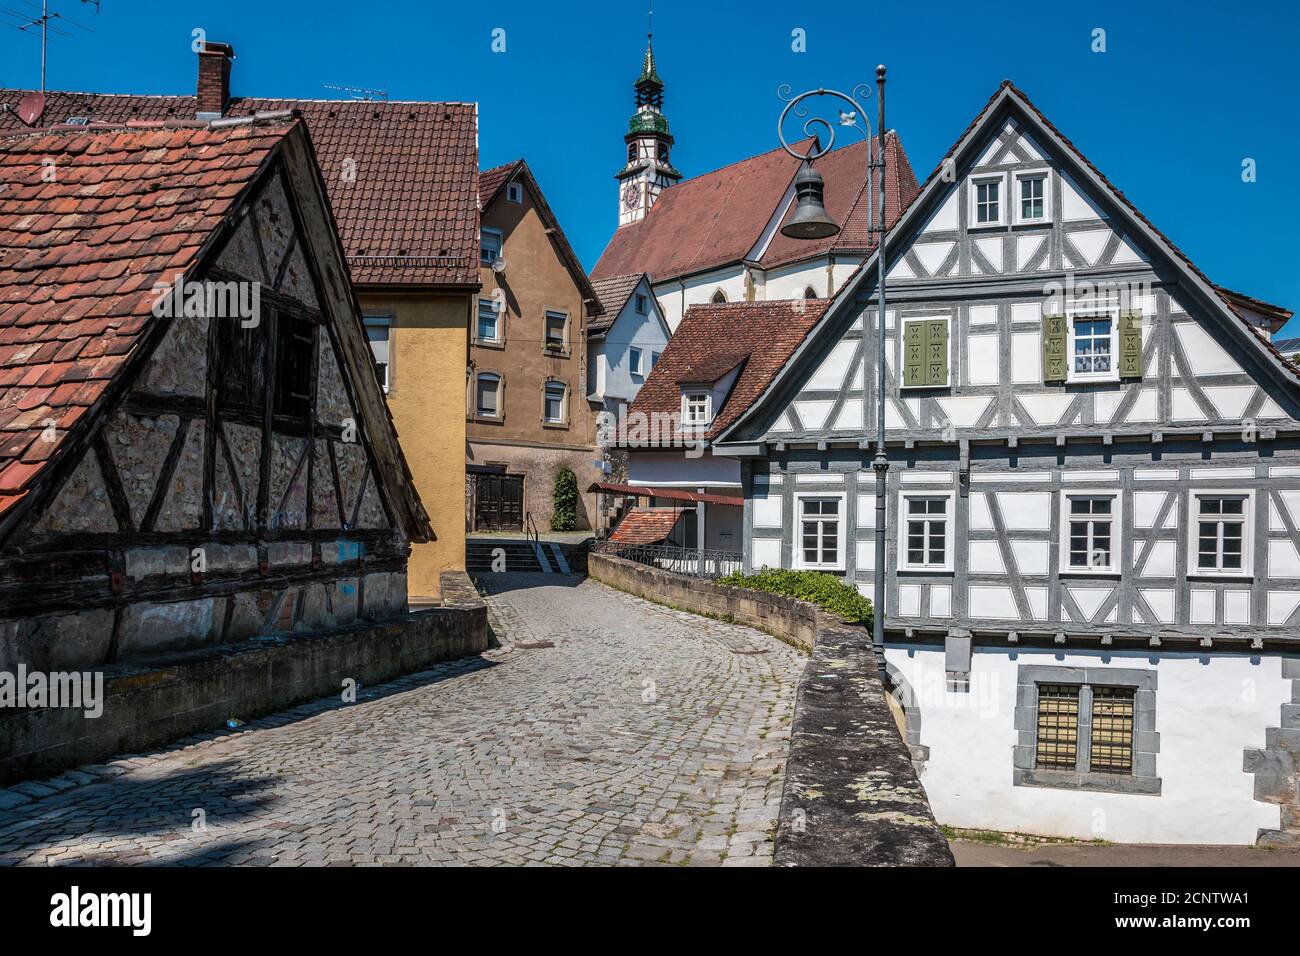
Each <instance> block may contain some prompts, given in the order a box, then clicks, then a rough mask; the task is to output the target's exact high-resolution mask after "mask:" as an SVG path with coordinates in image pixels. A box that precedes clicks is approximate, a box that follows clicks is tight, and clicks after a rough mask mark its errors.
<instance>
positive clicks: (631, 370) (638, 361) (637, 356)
mask: <svg viewBox="0 0 1300 956" xmlns="http://www.w3.org/2000/svg"><path fill="white" fill-rule="evenodd" d="M627 371H628V374H629V375H635V376H636V377H637V378H642V377H643V376H644V375H645V367H644V362H643V360H642V358H641V350H640V349H639V348H637V347H636V346H635V345H629V346H628V349H627Z"/></svg>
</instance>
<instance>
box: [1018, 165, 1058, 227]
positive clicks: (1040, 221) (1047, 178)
mask: <svg viewBox="0 0 1300 956" xmlns="http://www.w3.org/2000/svg"><path fill="white" fill-rule="evenodd" d="M1026 179H1041V180H1042V181H1043V215H1042V216H1040V217H1036V218H1032V219H1030V218H1026V217H1025V216H1024V215H1023V214H1022V210H1023V208H1024V207H1023V205H1022V201H1021V198H1020V184H1021V182H1023V181H1024V180H1026ZM1011 181H1012V183H1013V188H1012V192H1014V193H1015V199H1016V208H1015V209H1014V211H1013V213H1012V214H1013V216H1014V221H1015V224H1016V225H1017V226H1037V225H1044V224H1046V223H1050V222H1051V221H1052V170H1051V169H1050V168H1049V167H1046V166H1044V167H1040V168H1036V169H1017V170H1016V171H1015V172H1014V173H1013V174H1012V176H1011Z"/></svg>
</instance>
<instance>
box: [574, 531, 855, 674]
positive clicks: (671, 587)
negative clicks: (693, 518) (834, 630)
mask: <svg viewBox="0 0 1300 956" xmlns="http://www.w3.org/2000/svg"><path fill="white" fill-rule="evenodd" d="M587 573H588V574H589V575H590V576H591V577H593V578H595V579H596V580H597V581H601V582H603V583H605V584H608V585H610V586H611V587H615V588H618V589H619V590H620V591H627V592H628V593H629V594H635V595H636V596H637V597H642V598H645V599H646V600H647V601H654V602H655V603H656V604H668V605H671V606H672V607H675V608H680V609H681V610H683V611H690V612H692V613H693V614H703V615H706V616H708V617H723V618H725V617H730V618H731V619H734V620H735V621H736V622H737V623H739V624H746V625H748V626H749V627H756V628H758V629H759V630H760V631H766V632H767V633H769V634H771V635H773V636H774V637H779V638H780V639H781V640H783V641H785V642H786V643H787V644H791V645H793V646H794V647H797V648H798V649H799V650H801V651H803V652H804V653H811V651H812V649H813V644H814V643H815V642H816V639H817V613H818V612H817V608H816V607H815V606H814V605H812V604H809V603H808V602H807V601H799V600H796V599H795V598H791V597H785V596H784V595H781V594H767V593H766V592H763V591H748V590H746V589H744V588H730V587H726V586H725V585H722V584H715V583H714V582H712V581H708V580H704V579H701V578H692V577H688V576H687V575H684V574H674V573H673V572H671V571H664V570H661V569H659V568H652V567H648V566H646V565H644V564H637V563H636V562H635V561H627V560H624V559H623V558H615V557H611V556H610V555H607V554H600V553H592V554H591V555H590V556H588V558H587ZM869 639H870V638H869V637H868V640H869Z"/></svg>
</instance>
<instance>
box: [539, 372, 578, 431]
mask: <svg viewBox="0 0 1300 956" xmlns="http://www.w3.org/2000/svg"><path fill="white" fill-rule="evenodd" d="M552 385H561V386H563V387H564V398H563V399H561V401H560V418H559V420H555V419H550V418H547V417H546V390H547V389H548V388H549V387H550V386H552ZM570 391H572V390H571V389H570V388H569V383H568V382H566V381H565V380H564V379H562V378H555V377H550V378H547V379H546V380H545V381H543V382H542V416H541V418H542V427H543V428H560V429H567V428H568V427H569V393H570Z"/></svg>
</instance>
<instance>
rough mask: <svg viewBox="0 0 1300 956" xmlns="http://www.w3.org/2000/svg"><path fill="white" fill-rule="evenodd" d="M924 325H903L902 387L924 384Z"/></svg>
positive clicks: (906, 323)
mask: <svg viewBox="0 0 1300 956" xmlns="http://www.w3.org/2000/svg"><path fill="white" fill-rule="evenodd" d="M925 339H926V335H925V323H924V322H904V323H903V386H904V387H905V388H911V387H913V386H917V385H924V384H925Z"/></svg>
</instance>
